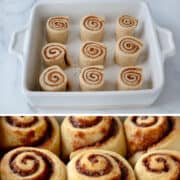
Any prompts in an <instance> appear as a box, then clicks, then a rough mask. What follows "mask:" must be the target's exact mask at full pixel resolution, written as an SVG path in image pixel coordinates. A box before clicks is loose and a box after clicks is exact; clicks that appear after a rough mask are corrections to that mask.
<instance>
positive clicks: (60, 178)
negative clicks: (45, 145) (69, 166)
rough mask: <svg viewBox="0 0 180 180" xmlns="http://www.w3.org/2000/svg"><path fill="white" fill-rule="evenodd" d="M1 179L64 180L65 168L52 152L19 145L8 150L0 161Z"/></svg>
mask: <svg viewBox="0 0 180 180" xmlns="http://www.w3.org/2000/svg"><path fill="white" fill-rule="evenodd" d="M0 171H1V180H37V179H38V180H66V168H65V165H64V164H63V163H62V162H61V161H60V159H59V158H58V157H57V156H56V155H55V154H53V153H52V152H50V151H48V150H44V149H38V148H31V147H20V148H17V149H14V150H12V151H9V152H8V153H7V154H5V156H4V157H3V159H2V160H1V163H0Z"/></svg>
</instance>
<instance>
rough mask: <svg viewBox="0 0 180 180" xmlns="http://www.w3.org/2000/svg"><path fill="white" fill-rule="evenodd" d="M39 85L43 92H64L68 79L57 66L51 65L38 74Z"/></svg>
mask: <svg viewBox="0 0 180 180" xmlns="http://www.w3.org/2000/svg"><path fill="white" fill-rule="evenodd" d="M39 84H40V86H41V89H42V90H44V91H66V89H67V84H68V79H67V75H66V74H65V73H64V71H63V70H62V69H61V68H60V67H59V66H57V65H53V66H50V67H48V68H46V69H44V71H43V72H42V73H41V74H40V77H39Z"/></svg>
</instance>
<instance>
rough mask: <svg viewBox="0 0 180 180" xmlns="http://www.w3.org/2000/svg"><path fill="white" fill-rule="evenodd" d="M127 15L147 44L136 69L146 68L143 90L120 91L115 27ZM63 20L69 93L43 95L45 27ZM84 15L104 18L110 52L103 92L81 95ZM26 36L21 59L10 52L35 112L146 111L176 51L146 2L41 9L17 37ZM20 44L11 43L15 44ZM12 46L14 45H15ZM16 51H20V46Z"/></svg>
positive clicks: (80, 0) (62, 4)
mask: <svg viewBox="0 0 180 180" xmlns="http://www.w3.org/2000/svg"><path fill="white" fill-rule="evenodd" d="M124 14H128V15H132V16H135V17H137V18H138V19H139V21H140V24H141V27H140V28H139V30H138V31H137V32H136V33H135V36H137V37H139V38H140V39H142V40H143V42H144V44H145V48H144V50H143V53H142V54H141V58H140V59H139V61H138V64H137V65H140V66H142V67H143V75H144V84H143V87H142V89H141V90H135V91H117V90H116V80H117V73H118V71H119V69H120V66H118V65H117V64H115V63H114V60H113V54H114V49H115V43H116V40H115V35H114V33H115V23H116V19H117V17H119V16H121V15H124ZM55 15H63V16H69V17H70V32H69V39H68V42H67V48H68V50H69V52H70V55H71V57H72V66H71V67H70V68H68V69H66V70H65V72H66V74H67V76H68V79H69V84H70V89H69V90H68V91H66V92H44V91H41V90H40V88H39V75H40V73H41V72H42V70H43V69H44V66H43V63H42V61H41V58H40V54H41V48H42V46H43V45H44V44H45V43H46V40H45V37H46V34H45V24H46V21H47V18H48V17H51V16H55ZM85 15H99V16H104V17H105V37H104V41H103V42H104V43H105V45H106V46H107V48H108V54H107V60H106V64H105V81H106V83H105V88H104V91H97V92H82V91H80V88H79V72H80V67H79V60H78V58H79V49H80V45H81V41H80V36H79V30H80V28H79V22H80V19H81V18H82V17H83V16H85ZM20 33H21V34H22V33H25V40H24V45H23V50H22V51H23V53H22V54H21V53H20V52H18V50H17V47H15V44H18V43H17V42H16V43H14V42H13V43H11V48H10V51H11V52H14V53H15V54H16V55H19V57H20V59H21V60H22V61H23V67H24V68H23V91H24V93H25V95H26V96H27V100H28V103H29V104H31V105H32V106H35V107H37V108H59V107H63V108H72V109H76V108H79V107H81V108H85V109H86V108H92V109H97V108H100V109H102V108H113V107H115V106H116V107H132V106H147V105H150V104H152V103H153V102H154V101H155V100H156V99H157V98H158V96H159V94H160V92H161V90H162V88H163V85H164V70H163V69H164V67H163V65H164V60H165V58H166V57H167V56H169V55H172V54H173V53H174V51H175V47H174V43H173V38H172V34H171V32H170V31H168V30H166V29H164V28H161V27H159V26H157V25H156V24H155V23H154V22H153V20H152V17H151V14H150V11H149V8H148V6H147V4H146V3H145V2H143V1H139V0H138V1H121V0H118V1H115V0H104V1H101V0H100V1H94V0H92V1H86V0H77V1H72V0H71V1H70V0H68V1H58V2H54V1H53V2H45V3H39V4H37V5H36V6H35V7H34V8H33V10H32V13H31V17H30V22H29V23H28V25H27V26H26V27H25V28H23V29H22V30H21V31H19V32H18V33H15V34H14V36H18V35H19V34H20ZM17 39H18V38H16V37H13V41H15V40H17ZM12 44H13V45H12ZM16 46H17V45H16Z"/></svg>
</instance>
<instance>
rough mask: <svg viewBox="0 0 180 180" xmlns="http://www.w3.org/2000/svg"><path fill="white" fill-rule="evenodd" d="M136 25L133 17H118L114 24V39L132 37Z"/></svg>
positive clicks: (136, 22)
mask: <svg viewBox="0 0 180 180" xmlns="http://www.w3.org/2000/svg"><path fill="white" fill-rule="evenodd" d="M138 23H139V22H138V19H136V18H135V17H133V16H129V15H123V16H121V17H119V18H118V19H117V22H116V39H117V40H118V39H119V38H121V37H122V36H132V35H134V31H135V29H136V27H137V26H138Z"/></svg>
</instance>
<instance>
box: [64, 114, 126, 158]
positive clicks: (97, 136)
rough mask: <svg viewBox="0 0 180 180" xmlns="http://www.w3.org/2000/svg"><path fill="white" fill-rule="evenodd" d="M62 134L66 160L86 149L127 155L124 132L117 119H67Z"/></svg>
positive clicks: (72, 117)
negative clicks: (98, 149) (97, 149)
mask: <svg viewBox="0 0 180 180" xmlns="http://www.w3.org/2000/svg"><path fill="white" fill-rule="evenodd" d="M61 132H62V146H63V148H62V149H63V156H64V158H65V159H66V158H68V156H69V155H70V154H71V153H72V152H74V154H73V153H72V156H74V155H75V154H76V152H77V151H79V150H82V149H85V148H86V149H87V148H90V149H91V148H100V149H105V150H112V151H115V152H117V153H120V154H122V155H125V154H126V143H125V137H124V130H123V127H122V124H121V121H120V120H119V118H117V117H101V116H100V117H99V116H97V117H87V116H85V117H84V116H80V117H79V116H75V117H74V116H70V117H66V118H65V119H64V121H63V123H62V126H61ZM69 137H70V138H69ZM75 151H76V152H75Z"/></svg>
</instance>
